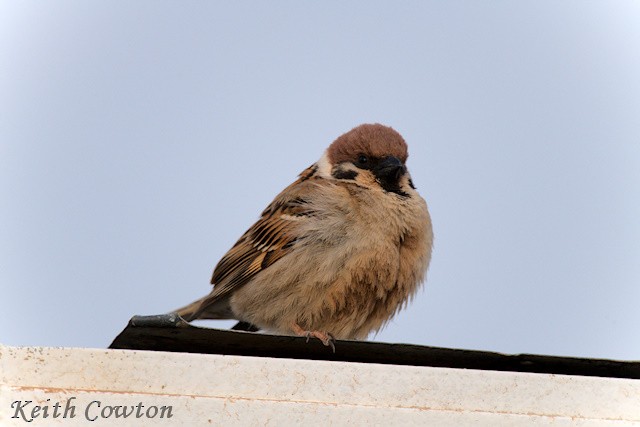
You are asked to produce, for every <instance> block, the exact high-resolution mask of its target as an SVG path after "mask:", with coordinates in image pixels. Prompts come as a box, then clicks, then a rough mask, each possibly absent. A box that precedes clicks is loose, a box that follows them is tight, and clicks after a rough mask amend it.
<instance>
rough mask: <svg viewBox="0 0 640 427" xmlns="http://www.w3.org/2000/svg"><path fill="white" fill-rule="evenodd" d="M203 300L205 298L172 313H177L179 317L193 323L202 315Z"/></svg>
mask: <svg viewBox="0 0 640 427" xmlns="http://www.w3.org/2000/svg"><path fill="white" fill-rule="evenodd" d="M203 299H204V298H201V299H199V300H196V301H194V302H192V303H191V304H189V305H185V306H184V307H181V308H179V309H177V310H173V311H172V313H176V314H177V315H178V316H180V317H182V318H183V319H184V320H186V321H187V322H191V321H192V320H195V319H197V318H198V316H199V315H200V312H201V311H202V300H203Z"/></svg>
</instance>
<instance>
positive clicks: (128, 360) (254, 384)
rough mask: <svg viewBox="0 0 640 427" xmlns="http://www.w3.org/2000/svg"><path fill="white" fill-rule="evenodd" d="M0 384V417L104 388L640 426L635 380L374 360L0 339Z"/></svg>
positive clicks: (177, 395)
mask: <svg viewBox="0 0 640 427" xmlns="http://www.w3.org/2000/svg"><path fill="white" fill-rule="evenodd" d="M0 387H1V388H2V389H1V391H2V392H1V393H0V394H1V395H2V396H1V397H0V421H2V420H3V418H4V419H5V420H7V419H9V417H8V416H7V414H10V411H11V408H10V405H11V403H12V402H14V401H15V400H19V397H20V396H24V395H25V394H26V395H29V394H30V393H31V394H34V393H35V394H38V393H45V395H47V393H49V394H53V395H64V396H71V395H74V394H77V395H78V396H85V397H87V396H90V395H92V394H96V393H98V394H105V393H106V394H116V395H118V396H121V397H122V396H124V395H128V396H130V395H144V396H147V398H150V397H149V396H151V397H153V398H154V399H155V398H158V399H164V401H166V400H167V399H168V400H169V401H171V399H177V400H181V399H183V398H185V397H189V398H190V399H214V400H216V401H219V402H226V403H230V402H236V403H237V402H239V401H241V402H244V403H243V404H249V403H251V402H254V403H259V405H258V406H260V405H265V404H266V403H265V402H267V403H269V402H270V404H277V405H280V407H282V405H284V404H286V405H288V406H287V407H291V405H294V407H297V406H296V405H312V406H314V405H315V406H316V407H317V406H318V405H320V406H322V407H323V408H324V407H327V405H328V406H329V407H336V408H337V407H344V406H345V405H347V406H349V407H353V408H356V407H358V408H370V409H371V411H372V412H371V413H375V412H376V410H383V409H384V410H385V411H388V410H393V411H401V412H402V411H405V412H406V411H409V412H413V411H418V412H424V411H427V412H429V411H431V412H434V411H435V412H438V413H441V414H445V413H459V414H462V413H465V414H467V415H468V414H494V415H499V416H509V417H514V416H515V417H525V418H526V417H547V418H550V419H551V418H553V419H556V418H558V417H560V418H562V419H566V420H569V421H570V420H574V421H576V420H578V421H579V420H582V421H581V422H587V421H600V422H605V421H606V422H613V423H615V425H619V424H618V422H623V421H624V424H622V425H640V403H639V402H640V380H632V379H623V378H622V379H621V378H600V377H583V376H571V375H554V374H532V373H521V372H498V371H481V370H473V369H452V368H434V367H416V366H398V365H381V364H372V363H353V362H350V363H345V362H331V361H318V360H294V359H282V358H279V359H274V358H265V357H248V356H223V355H206V354H186V353H167V352H149V351H132V350H102V349H86V348H80V349H75V348H47V347H8V346H0ZM87 398H88V397H87ZM138 399H139V398H138ZM52 401H53V400H52ZM267 406H268V405H267ZM376 408H377V409H376ZM316 409H317V408H316ZM374 409H376V410H374ZM294 412H295V411H294ZM1 414H5V415H4V416H3V415H1ZM512 421H513V420H512ZM21 422H23V421H21ZM629 423H631V424H629ZM636 423H637V424H636ZM567 425H578V424H567ZM579 425H583V424H579ZM585 425H586V424H585ZM589 425H590V424H589ZM594 425H601V424H594Z"/></svg>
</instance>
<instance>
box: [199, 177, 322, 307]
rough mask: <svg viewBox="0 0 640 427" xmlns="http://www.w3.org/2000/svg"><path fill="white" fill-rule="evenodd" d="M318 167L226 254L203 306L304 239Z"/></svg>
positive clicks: (286, 191)
mask: <svg viewBox="0 0 640 427" xmlns="http://www.w3.org/2000/svg"><path fill="white" fill-rule="evenodd" d="M316 170H317V168H316V167H315V166H311V167H309V168H307V169H306V170H305V171H304V172H302V173H301V174H300V177H299V178H298V180H296V181H295V182H294V183H293V184H291V185H290V186H289V187H287V188H285V189H284V190H283V191H282V193H280V194H279V195H278V196H277V197H276V198H275V199H274V201H273V202H272V203H271V204H270V205H269V206H268V207H267V208H266V209H265V210H264V212H262V216H261V218H260V219H259V220H258V221H257V222H256V223H255V224H253V226H251V228H249V230H247V232H246V233H244V234H243V235H242V237H240V239H239V240H238V242H237V243H236V244H235V245H234V246H233V247H232V248H231V249H230V250H229V252H227V253H226V254H225V255H224V257H222V259H221V260H220V262H218V265H217V266H216V268H215V269H214V271H213V277H212V278H211V283H212V284H213V285H214V289H213V291H212V292H211V294H210V295H209V296H208V297H207V298H206V301H205V304H203V305H208V304H211V303H213V302H215V301H219V300H221V299H223V298H226V297H229V296H230V295H231V294H232V293H233V291H234V290H236V289H238V288H239V287H241V286H243V285H244V284H246V283H247V282H249V281H250V280H251V279H252V278H253V277H255V275H256V274H258V273H260V272H261V271H262V270H264V269H266V268H269V266H271V265H273V264H274V263H275V262H277V261H278V260H279V259H280V258H282V257H283V256H285V255H286V254H287V253H289V252H290V251H291V248H292V246H293V244H294V243H295V242H296V241H298V240H300V239H302V238H303V236H301V235H300V232H299V228H300V227H299V226H300V222H301V221H306V220H308V218H310V217H311V216H313V214H314V211H313V209H312V208H311V206H310V205H309V203H308V201H307V200H306V199H305V198H304V195H305V194H307V195H308V194H309V191H314V187H315V186H316V184H315V183H314V182H313V181H316V179H311V178H317V176H316V175H315V172H316Z"/></svg>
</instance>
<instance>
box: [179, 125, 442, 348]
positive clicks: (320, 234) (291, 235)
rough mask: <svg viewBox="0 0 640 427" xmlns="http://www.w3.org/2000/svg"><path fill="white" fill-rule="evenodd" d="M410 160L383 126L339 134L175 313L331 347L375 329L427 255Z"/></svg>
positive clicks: (398, 303)
mask: <svg viewBox="0 0 640 427" xmlns="http://www.w3.org/2000/svg"><path fill="white" fill-rule="evenodd" d="M407 157H408V150H407V144H406V143H405V141H404V139H403V138H402V136H400V134H399V133H398V132H396V131H395V130H394V129H392V128H391V127H387V126H384V125H381V124H377V123H376V124H363V125H360V126H358V127H356V128H354V129H352V130H350V131H349V132H346V133H345V134H343V135H342V136H340V137H338V138H337V139H336V140H335V141H334V142H333V143H332V144H331V145H330V146H329V148H327V149H326V150H325V152H324V153H323V155H322V157H320V160H318V161H317V162H316V163H314V164H313V165H311V166H309V167H308V168H307V169H305V170H304V171H303V172H302V173H300V175H299V176H298V179H297V180H296V181H295V182H293V183H292V184H291V185H289V186H288V187H286V188H285V189H284V190H283V191H282V192H281V193H280V194H278V195H277V196H276V198H275V199H274V200H273V202H271V204H270V205H269V206H267V208H266V209H265V210H264V211H263V212H262V215H261V217H260V219H259V220H258V221H257V222H256V223H255V224H253V226H251V227H250V228H249V230H247V232H246V233H244V234H243V235H242V237H240V239H239V240H238V241H237V243H236V244H235V245H234V246H233V247H232V248H231V249H230V250H229V251H228V252H227V253H226V254H225V255H224V257H222V259H221V260H220V261H219V262H218V264H217V266H216V267H215V269H214V271H213V277H212V278H211V283H212V284H213V290H212V291H211V292H210V293H209V294H208V295H207V296H205V297H203V298H201V299H199V300H197V301H195V302H193V303H191V304H189V305H187V306H185V307H183V308H180V309H178V310H176V311H175V312H176V313H177V314H178V315H180V316H181V317H182V318H183V319H185V320H186V321H188V322H190V321H192V320H195V319H237V320H239V321H240V322H239V323H238V324H237V325H236V326H235V327H234V328H233V329H244V330H251V331H257V330H260V329H262V330H266V331H270V332H274V333H278V334H284V335H299V336H306V337H307V339H309V337H315V338H318V339H320V340H321V341H322V342H323V343H324V344H325V345H327V346H331V347H332V348H333V349H334V351H335V346H334V340H335V339H357V340H360V339H366V338H367V336H368V335H369V334H370V333H372V332H375V331H378V330H380V329H381V328H382V327H383V326H384V325H385V324H386V323H387V322H388V321H389V320H390V319H391V318H392V317H393V316H394V315H395V314H396V313H398V312H399V311H400V310H401V309H402V308H404V307H405V306H406V305H407V303H408V302H409V301H410V300H411V299H412V297H413V296H414V295H415V294H416V291H417V290H418V289H419V286H420V284H421V283H422V282H423V280H424V278H425V275H426V271H427V268H428V266H429V262H430V260H431V250H432V246H433V230H432V225H431V218H430V216H429V211H428V209H427V204H426V202H425V200H424V199H423V198H422V197H421V196H420V195H419V194H418V192H417V191H416V187H415V186H414V184H413V181H412V180H411V176H410V174H409V171H408V170H407V167H406V161H407Z"/></svg>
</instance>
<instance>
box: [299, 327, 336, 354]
mask: <svg viewBox="0 0 640 427" xmlns="http://www.w3.org/2000/svg"><path fill="white" fill-rule="evenodd" d="M293 332H294V333H295V334H296V335H298V336H301V337H306V338H307V342H309V339H310V338H311V337H313V338H318V339H319V340H320V341H322V344H324V345H325V346H327V347H331V350H332V351H333V352H334V353H335V352H336V344H335V341H336V340H335V338H334V337H333V335H331V334H330V333H329V332H324V331H305V330H304V329H302V328H301V327H300V325H298V324H297V323H296V324H295V325H294V326H293Z"/></svg>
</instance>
